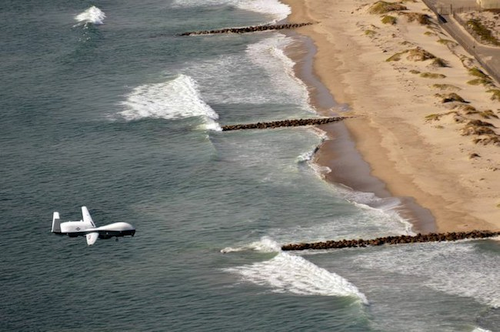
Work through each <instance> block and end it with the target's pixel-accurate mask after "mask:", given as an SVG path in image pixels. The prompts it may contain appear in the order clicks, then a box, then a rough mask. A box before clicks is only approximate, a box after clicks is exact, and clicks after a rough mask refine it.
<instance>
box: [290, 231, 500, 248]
mask: <svg viewBox="0 0 500 332" xmlns="http://www.w3.org/2000/svg"><path fill="white" fill-rule="evenodd" d="M499 235H500V231H498V232H492V231H481V230H476V231H470V232H450V233H429V234H420V233H419V234H417V235H399V236H386V237H379V238H376V239H372V240H363V239H357V240H340V241H326V242H313V243H298V244H286V245H284V246H282V247H281V250H284V251H290V250H324V249H342V248H358V247H369V246H381V245H385V244H388V245H390V244H406V243H423V242H443V241H458V240H465V239H483V238H488V237H494V236H499Z"/></svg>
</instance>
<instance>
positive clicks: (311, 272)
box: [224, 238, 368, 304]
mask: <svg viewBox="0 0 500 332" xmlns="http://www.w3.org/2000/svg"><path fill="white" fill-rule="evenodd" d="M260 242H261V243H260V244H259V243H258V242H255V243H253V244H252V245H250V246H249V247H252V246H253V247H254V248H255V250H259V249H258V248H262V251H265V252H269V251H276V250H278V254H277V255H276V256H275V257H273V258H272V259H270V260H268V261H264V262H257V263H253V264H250V265H243V266H238V267H233V268H227V269H224V270H225V271H227V272H230V273H236V274H238V275H240V276H241V277H242V278H243V280H245V281H248V282H251V283H254V284H257V285H260V286H264V287H270V288H271V289H272V291H273V292H277V293H292V294H297V295H320V296H352V297H355V298H357V299H358V300H359V301H361V302H362V303H364V304H368V300H367V299H366V296H365V295H364V294H363V293H361V292H360V291H359V290H358V288H357V287H356V286H354V285H353V284H351V283H350V282H349V281H347V280H346V279H344V278H342V277H341V276H339V275H337V274H335V273H333V272H329V271H327V270H326V269H323V268H320V267H319V266H317V265H315V264H313V263H311V262H309V261H308V260H306V259H305V258H303V257H300V256H296V255H292V254H289V253H286V252H282V251H281V250H279V248H278V244H277V243H276V242H274V241H272V240H271V239H269V238H264V239H263V240H262V241H260Z"/></svg>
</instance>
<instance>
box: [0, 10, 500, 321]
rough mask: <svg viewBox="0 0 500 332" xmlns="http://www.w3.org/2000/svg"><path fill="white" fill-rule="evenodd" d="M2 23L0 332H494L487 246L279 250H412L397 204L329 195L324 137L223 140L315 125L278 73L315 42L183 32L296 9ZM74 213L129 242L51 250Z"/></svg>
mask: <svg viewBox="0 0 500 332" xmlns="http://www.w3.org/2000/svg"><path fill="white" fill-rule="evenodd" d="M93 6H95V7H94V8H95V9H91V8H92V7H93ZM4 8H5V10H4V11H2V12H1V13H0V16H1V18H2V21H3V22H4V24H5V26H6V28H5V29H2V31H0V34H2V40H4V41H5V42H4V44H5V47H2V48H1V49H0V57H1V58H0V59H1V60H2V61H0V70H1V72H2V77H4V78H5V79H4V80H2V82H1V83H0V84H1V85H2V86H1V89H0V95H1V97H2V98H0V105H1V109H2V113H1V120H2V121H0V138H1V142H2V143H3V144H2V149H1V150H0V151H1V158H0V166H1V169H2V170H3V176H2V177H1V180H0V223H1V225H2V228H3V229H4V237H3V242H2V243H3V250H2V254H1V255H0V268H1V271H2V273H1V274H0V280H1V282H2V287H1V288H0V295H2V298H3V299H4V301H2V303H1V304H0V318H1V320H0V321H1V324H0V331H103V330H105V331H151V330H153V331H163V330H168V331H185V330H190V331H221V330H224V331H238V330H253V331H291V330H301V331H302V330H304V331H324V330H331V331H332V330H333V331H401V330H405V331H473V330H476V331H480V328H482V329H484V330H490V331H498V326H500V313H499V309H498V308H499V307H500V303H499V298H500V285H499V284H498V282H497V281H496V279H497V278H496V277H497V271H498V270H499V268H500V263H499V262H498V256H499V253H500V246H499V244H498V242H497V241H495V240H481V241H463V242H459V243H439V244H418V245H414V246H413V245H412V246H403V245H402V246H394V247H379V248H365V249H346V250H338V251H331V252H302V253H285V252H281V251H280V249H279V248H280V246H281V245H282V244H285V243H290V242H312V241H322V240H338V239H343V238H360V237H361V238H372V237H377V236H387V235H396V234H407V233H413V232H414V230H413V229H412V227H411V224H410V223H409V222H408V221H407V220H405V219H404V218H403V217H401V216H400V215H399V214H398V212H397V211H398V200H397V199H394V198H389V199H387V198H384V199H380V198H378V197H376V196H374V195H373V194H371V193H364V192H357V191H353V190H350V189H349V188H346V187H345V186H342V185H340V184H339V185H337V184H331V183H327V182H325V181H324V180H323V179H322V177H321V176H320V173H321V172H322V171H324V170H322V169H321V168H320V167H319V166H317V165H315V164H314V163H312V162H311V157H312V152H313V151H314V150H315V148H316V147H317V146H318V145H319V144H321V141H322V139H323V137H322V136H321V133H320V132H319V131H317V130H314V129H311V128H283V129H276V130H268V131H241V132H228V133H225V132H221V131H220V125H224V124H235V123H247V122H258V121H270V120H283V119H291V118H310V117H315V116H316V111H317V110H315V108H314V107H313V106H312V105H311V103H310V97H309V94H308V88H307V87H306V85H305V84H304V83H303V82H301V81H300V80H299V79H298V78H296V77H295V75H294V71H293V62H292V61H291V60H290V59H289V58H288V57H287V55H286V54H287V52H286V49H287V47H289V46H290V45H291V46H293V47H295V48H297V47H298V48H300V47H307V43H306V44H304V39H303V38H302V37H299V36H295V35H294V34H287V35H285V34H283V33H280V32H265V33H256V34H245V35H213V36H193V37H178V36H176V34H178V33H181V32H184V31H192V30H203V29H215V28H222V27H230V26H246V25H258V24H265V23H268V22H272V21H280V20H282V19H284V18H285V17H286V15H287V14H288V13H289V9H288V7H286V6H283V5H281V4H279V3H278V2H274V1H245V2H241V1H231V0H227V1H224V0H220V1H219V0H213V1H182V0H178V1H166V0H162V1H160V0H148V1H145V2H141V4H137V3H136V2H134V1H121V2H102V3H101V2H95V1H84V2H81V3H78V4H75V3H74V2H72V1H66V0H53V1H47V2H43V3H37V5H36V7H35V6H32V5H30V4H27V3H23V2H18V1H7V2H5V7H4ZM325 98H326V97H325ZM332 106H333V107H338V108H339V110H340V109H342V108H343V106H341V105H332ZM332 171H335V170H332ZM81 205H86V206H88V207H89V209H90V212H91V214H92V216H93V218H94V221H95V222H96V223H97V224H98V225H105V224H107V223H111V222H116V221H126V222H130V223H131V224H133V225H134V226H135V227H136V228H137V234H136V236H135V237H134V238H125V239H120V240H119V241H118V242H115V241H114V240H108V241H104V240H99V241H97V243H96V244H95V245H94V246H92V247H87V245H86V243H85V239H83V238H75V239H73V238H67V237H59V236H55V235H53V234H51V233H50V222H51V217H52V212H53V211H59V212H60V213H61V217H62V218H63V219H65V220H70V219H71V220H77V219H78V218H80V206H81Z"/></svg>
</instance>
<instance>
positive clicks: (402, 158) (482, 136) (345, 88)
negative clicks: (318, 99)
mask: <svg viewBox="0 0 500 332" xmlns="http://www.w3.org/2000/svg"><path fill="white" fill-rule="evenodd" d="M282 1H283V2H284V3H286V4H288V5H290V6H291V8H292V14H291V15H290V17H289V18H288V20H289V22H292V23H293V22H307V21H311V22H315V23H316V24H314V25H312V26H307V27H302V28H300V29H298V32H299V33H301V34H303V35H306V36H308V37H310V38H311V39H312V40H313V41H314V44H315V46H316V48H317V53H316V55H315V58H314V65H313V71H314V73H315V74H316V75H317V76H318V77H319V79H320V80H321V82H322V83H323V84H324V85H325V86H326V87H327V88H328V89H329V90H330V92H331V93H332V95H333V96H334V97H335V100H336V101H337V102H339V103H346V104H348V105H349V109H350V111H348V112H346V113H345V114H344V113H343V114H342V115H347V116H348V115H356V116H360V117H359V118H356V119H351V120H349V121H348V122H346V123H345V125H346V126H347V127H348V129H349V132H350V135H351V137H352V138H353V139H354V141H355V143H356V148H357V149H358V150H359V151H360V153H361V154H362V156H363V159H364V160H365V161H366V162H368V164H369V165H370V168H371V172H372V175H374V176H375V177H377V178H379V179H380V180H382V181H383V182H384V183H385V185H386V188H385V189H387V190H388V191H389V192H390V193H391V194H392V195H394V196H398V197H412V198H414V199H415V201H416V203H418V204H419V205H421V206H422V207H424V208H427V209H429V210H430V211H431V212H432V214H433V216H434V218H435V222H436V224H437V229H438V230H439V231H467V230H472V229H491V230H497V229H500V208H499V207H498V205H499V203H500V196H499V194H498V193H499V192H500V180H499V179H500V153H499V152H500V147H499V146H498V145H495V144H494V143H495V137H496V136H495V135H497V133H499V132H500V131H499V130H498V129H497V127H500V120H499V119H498V118H497V116H499V115H500V113H499V112H498V109H499V107H500V103H499V101H495V100H491V97H492V93H491V92H487V91H491V90H492V89H495V88H496V87H495V82H492V84H493V85H491V84H490V85H485V84H476V85H472V84H470V83H468V82H470V81H471V80H473V79H476V78H477V76H472V75H471V71H470V69H471V68H475V67H478V69H480V67H479V66H478V65H477V64H476V63H475V61H474V60H473V59H471V56H470V55H468V54H467V53H466V52H465V51H464V50H463V49H462V48H461V47H460V46H458V45H455V44H454V43H453V40H452V39H451V38H450V37H449V36H447V35H446V33H445V32H444V31H442V30H441V29H440V28H439V26H438V25H437V24H436V20H435V18H434V17H432V14H431V12H430V11H428V8H427V7H426V6H425V5H424V4H423V3H422V2H420V1H416V2H411V1H406V2H404V6H406V7H407V8H408V9H407V10H405V11H404V12H411V13H419V14H424V15H425V14H426V15H428V19H429V22H428V24H420V23H419V22H418V21H410V20H409V19H408V18H409V15H406V14H402V13H399V12H390V13H387V14H372V13H370V8H371V6H372V5H373V4H374V3H375V1H369V0H357V1H353V0H330V1H327V0H314V1H311V0H282ZM384 16H391V17H394V18H395V19H396V23H395V24H390V23H389V24H387V23H383V22H382V19H383V17H384ZM413 49H420V50H425V51H427V52H428V53H429V54H431V55H432V56H433V57H434V58H429V59H424V60H422V59H420V61H418V60H417V61H415V58H411V59H410V56H409V55H410V54H411V52H409V50H413ZM389 58H392V59H393V61H386V60H387V59H389ZM396 58H399V59H398V60H394V59H396ZM436 58H439V59H441V60H443V63H444V64H445V66H440V65H439V63H438V64H437V65H436V62H435V59H436ZM476 83H477V82H476ZM483 83H484V82H483ZM452 91H453V92H455V93H456V94H458V95H460V96H461V97H463V99H465V101H466V102H460V101H456V100H453V98H452V100H451V101H449V100H448V99H450V98H449V94H450V93H451V92H452ZM471 107H472V108H471ZM477 120H479V121H482V122H477ZM474 121H475V122H474ZM490 125H491V126H490ZM478 126H479V127H481V128H482V127H488V128H489V129H490V130H489V131H485V132H482V131H481V130H477V127H478ZM329 128H330V129H329ZM326 129H327V130H335V129H334V128H333V127H328V128H326ZM464 134H465V135H464ZM328 135H329V136H330V137H334V136H335V133H333V132H331V131H330V132H329V133H328ZM331 145H332V144H331V142H330V143H329V141H327V142H325V144H323V145H322V147H321V148H320V150H319V154H318V156H317V161H318V162H319V163H320V164H323V165H327V166H331V163H329V158H330V156H331V155H332V154H334V152H332V150H331ZM329 146H330V147H329ZM335 171H336V170H335V168H333V169H332V173H331V174H330V175H327V176H326V177H327V179H328V178H330V179H335V175H334V174H335Z"/></svg>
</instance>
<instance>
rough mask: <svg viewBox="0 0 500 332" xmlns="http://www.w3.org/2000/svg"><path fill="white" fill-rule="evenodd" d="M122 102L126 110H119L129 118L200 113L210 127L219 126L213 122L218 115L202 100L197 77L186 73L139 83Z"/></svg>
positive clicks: (177, 116)
mask: <svg viewBox="0 0 500 332" xmlns="http://www.w3.org/2000/svg"><path fill="white" fill-rule="evenodd" d="M122 105H123V106H125V110H124V111H122V112H120V113H119V114H120V115H121V116H122V117H123V118H125V120H128V121H132V120H139V119H143V118H155V119H182V118H189V117H196V116H200V117H203V118H204V119H205V122H206V124H207V127H208V128H209V129H214V130H220V126H219V125H218V123H217V122H216V120H217V119H218V118H219V115H218V114H217V113H216V112H215V111H214V110H213V109H212V108H211V107H210V106H209V105H208V104H207V103H205V102H204V101H203V99H202V98H201V95H200V93H199V91H198V86H197V83H196V81H195V80H194V79H192V78H191V77H189V76H186V75H179V76H178V77H177V78H175V79H174V80H171V81H168V82H165V83H157V84H146V85H141V86H139V87H137V88H135V89H133V90H132V92H131V93H130V94H129V95H128V96H127V100H126V101H124V102H122Z"/></svg>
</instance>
